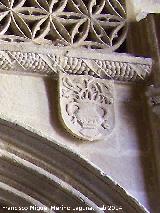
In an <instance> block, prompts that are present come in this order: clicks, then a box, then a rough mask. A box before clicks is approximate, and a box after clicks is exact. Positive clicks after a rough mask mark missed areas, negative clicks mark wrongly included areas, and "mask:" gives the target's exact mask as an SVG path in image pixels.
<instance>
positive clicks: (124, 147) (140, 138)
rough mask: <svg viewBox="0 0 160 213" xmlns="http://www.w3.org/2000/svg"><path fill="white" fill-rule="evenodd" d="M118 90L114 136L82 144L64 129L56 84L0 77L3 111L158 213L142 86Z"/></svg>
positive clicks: (20, 77)
mask: <svg viewBox="0 0 160 213" xmlns="http://www.w3.org/2000/svg"><path fill="white" fill-rule="evenodd" d="M115 90H116V91H115V92H116V97H115V106H116V107H115V115H116V117H115V118H116V121H115V128H114V130H113V132H112V133H111V135H110V136H109V137H107V138H106V139H104V140H102V141H98V142H94V143H93V142H92V143H91V142H83V141H80V140H78V139H76V138H74V137H72V136H71V135H70V134H68V133H67V131H66V130H65V129H64V128H63V126H62V124H61V122H60V118H59V114H58V94H57V82H56V81H54V80H52V79H49V78H41V77H31V76H29V77H28V76H16V75H6V74H3V75H2V74H1V78H0V94H1V98H0V100H1V104H0V112H1V116H3V115H5V116H6V117H8V118H9V119H11V120H13V121H16V122H17V123H20V124H21V125H22V126H28V127H30V128H32V129H34V130H36V132H39V133H41V134H42V135H43V136H46V137H48V138H50V139H52V140H55V141H57V142H58V143H59V144H62V145H65V146H66V147H68V148H70V149H72V150H74V152H76V153H78V154H80V155H81V156H82V157H84V158H86V159H88V160H89V161H90V162H91V163H93V164H94V165H96V166H98V167H99V168H100V169H102V170H103V171H104V172H105V174H107V175H109V176H110V177H112V178H113V179H114V180H115V181H116V182H118V183H119V184H120V185H121V186H122V187H124V189H126V190H127V192H128V193H130V194H131V195H132V196H134V197H135V198H137V199H138V200H139V201H140V202H141V203H142V204H143V205H144V206H145V207H147V208H148V209H152V208H153V209H154V212H156V210H157V208H158V207H157V206H156V205H157V201H156V199H157V197H156V193H155V192H156V181H155V178H156V177H154V175H153V174H155V171H154V161H153V153H152V149H151V143H152V142H151V141H152V140H151V135H150V131H149V129H150V126H149V124H148V119H147V114H146V109H145V107H144V106H145V105H144V103H145V102H144V101H145V100H144V99H143V86H141V85H139V86H138V85H134V84H133V85H132V84H126V83H125V84H119V83H116V84H115ZM140 91H141V92H140ZM146 130H147V131H146ZM151 174H152V175H151Z"/></svg>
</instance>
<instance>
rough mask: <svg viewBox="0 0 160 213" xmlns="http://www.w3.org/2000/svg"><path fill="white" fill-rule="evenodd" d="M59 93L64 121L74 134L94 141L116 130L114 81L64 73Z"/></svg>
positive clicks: (60, 78)
mask: <svg viewBox="0 0 160 213" xmlns="http://www.w3.org/2000/svg"><path fill="white" fill-rule="evenodd" d="M59 93H60V95H59V96H60V100H59V102H60V105H59V108H60V109H59V110H60V114H61V118H62V120H63V123H64V126H65V127H66V128H67V129H68V130H69V131H70V132H71V133H72V134H74V135H76V136H78V137H79V138H81V139H86V140H89V141H93V140H100V139H103V138H105V136H106V135H108V134H109V133H110V132H111V131H112V130H113V128H114V84H113V81H110V80H101V79H97V78H94V77H90V76H85V78H84V76H83V75H79V76H76V75H66V74H62V73H61V74H60V76H59Z"/></svg>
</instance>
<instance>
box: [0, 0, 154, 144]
mask: <svg viewBox="0 0 160 213" xmlns="http://www.w3.org/2000/svg"><path fill="white" fill-rule="evenodd" d="M1 4H2V8H3V9H2V8H1V9H0V15H1V20H0V24H1V28H2V30H1V35H0V43H1V45H0V72H1V73H4V72H5V73H22V74H24V73H27V74H36V75H47V76H50V77H52V78H55V79H59V96H60V98H59V103H60V107H59V108H60V114H61V118H62V121H63V124H64V126H65V127H66V129H67V130H69V131H70V132H71V133H72V134H73V135H74V136H76V137H78V138H81V139H85V140H90V141H93V140H99V139H103V138H104V137H105V136H106V135H108V134H110V133H111V132H112V130H113V127H114V81H123V82H141V81H146V80H147V79H148V77H149V76H150V73H151V65H152V61H151V59H144V58H139V57H133V56H130V55H128V54H118V53H113V52H114V51H115V50H116V49H118V48H119V47H120V45H121V44H122V43H123V42H124V40H125V39H126V35H127V32H128V20H127V14H126V8H125V1H119V0H112V1H95V0H90V1H89V3H88V2H87V1H83V0H78V1H77V0H76V1H72V0H71V1H67V0H65V1H51V2H50V1H48V0H43V1H31V0H25V1H22V0H21V1H19V3H17V1H14V0H13V1H12V2H10V1H3V2H2V3H1ZM13 13H14V15H13Z"/></svg>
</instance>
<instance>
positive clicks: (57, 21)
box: [0, 0, 127, 51]
mask: <svg viewBox="0 0 160 213" xmlns="http://www.w3.org/2000/svg"><path fill="white" fill-rule="evenodd" d="M124 2H125V1H123V0H122V1H119V0H112V1H106V0H102V1H95V0H89V1H86V0H61V1H57V0H18V1H17V0H11V1H8V0H2V1H1V2H0V25H1V28H0V40H1V41H10V42H11V41H12V42H28V43H29V42H33V43H36V44H46V45H47V44H49V45H53V46H73V47H85V48H93V49H104V48H105V49H108V50H112V51H113V50H115V49H117V48H118V47H119V46H120V45H121V44H122V43H123V41H124V40H125V38H126V33H127V21H126V12H125V6H124Z"/></svg>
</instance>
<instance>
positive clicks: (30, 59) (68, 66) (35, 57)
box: [0, 44, 152, 82]
mask: <svg viewBox="0 0 160 213" xmlns="http://www.w3.org/2000/svg"><path fill="white" fill-rule="evenodd" d="M17 46H18V47H17ZM14 47H15V48H14ZM32 47H33V48H32V50H31V48H30V49H29V48H27V45H23V48H22V46H21V45H18V44H17V45H13V46H12V44H11V47H10V48H8V47H7V48H5V46H4V47H3V49H2V50H0V72H2V73H3V72H13V73H14V72H21V73H28V74H39V75H49V76H53V77H55V78H57V77H58V74H59V72H64V73H68V74H74V75H90V76H93V77H96V78H101V79H112V80H120V81H136V82H137V81H142V80H146V79H147V78H148V77H149V75H150V73H151V67H152V61H151V59H147V58H141V57H134V56H130V55H127V54H118V53H111V54H105V53H102V52H94V51H93V50H92V51H84V50H81V49H79V50H78V49H77V50H74V49H65V48H55V49H54V50H51V49H50V48H47V49H45V48H44V49H43V48H42V47H41V48H40V47H39V48H38V47H37V49H36V46H34V45H33V46H32ZM0 49H1V48H0Z"/></svg>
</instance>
